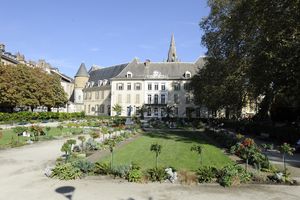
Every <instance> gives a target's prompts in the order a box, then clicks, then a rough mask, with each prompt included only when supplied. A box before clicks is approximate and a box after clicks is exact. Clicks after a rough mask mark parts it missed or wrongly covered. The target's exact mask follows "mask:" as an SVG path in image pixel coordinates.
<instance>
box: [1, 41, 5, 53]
mask: <svg viewBox="0 0 300 200" xmlns="http://www.w3.org/2000/svg"><path fill="white" fill-rule="evenodd" d="M0 51H1V52H5V45H4V44H1V43H0Z"/></svg>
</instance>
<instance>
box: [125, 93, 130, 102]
mask: <svg viewBox="0 0 300 200" xmlns="http://www.w3.org/2000/svg"><path fill="white" fill-rule="evenodd" d="M126 103H130V94H127V101H126Z"/></svg>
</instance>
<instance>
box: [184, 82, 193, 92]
mask: <svg viewBox="0 0 300 200" xmlns="http://www.w3.org/2000/svg"><path fill="white" fill-rule="evenodd" d="M183 88H184V89H185V90H187V91H189V90H191V84H190V83H184V84H183Z"/></svg>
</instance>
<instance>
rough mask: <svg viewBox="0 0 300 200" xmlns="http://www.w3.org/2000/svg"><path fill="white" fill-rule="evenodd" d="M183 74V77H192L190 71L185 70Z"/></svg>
mask: <svg viewBox="0 0 300 200" xmlns="http://www.w3.org/2000/svg"><path fill="white" fill-rule="evenodd" d="M184 76H185V78H191V77H192V74H191V72H189V71H186V72H185V73H184Z"/></svg>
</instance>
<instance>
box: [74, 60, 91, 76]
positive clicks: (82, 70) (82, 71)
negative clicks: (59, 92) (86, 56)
mask: <svg viewBox="0 0 300 200" xmlns="http://www.w3.org/2000/svg"><path fill="white" fill-rule="evenodd" d="M75 77H89V74H88V72H87V70H86V67H85V64H84V63H81V65H80V67H79V69H78V71H77V73H76V75H75Z"/></svg>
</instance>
